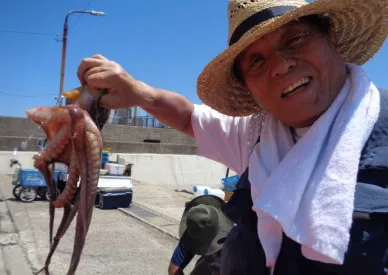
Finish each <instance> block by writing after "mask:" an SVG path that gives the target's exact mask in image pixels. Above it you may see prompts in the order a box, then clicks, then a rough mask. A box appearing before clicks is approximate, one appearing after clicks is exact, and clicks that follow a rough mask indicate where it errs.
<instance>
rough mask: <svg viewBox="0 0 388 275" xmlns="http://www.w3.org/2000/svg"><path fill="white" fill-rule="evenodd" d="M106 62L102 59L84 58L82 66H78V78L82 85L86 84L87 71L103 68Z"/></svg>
mask: <svg viewBox="0 0 388 275" xmlns="http://www.w3.org/2000/svg"><path fill="white" fill-rule="evenodd" d="M104 62H105V61H104V60H101V59H96V58H90V57H88V58H84V59H83V60H82V62H81V64H80V65H79V66H78V70H77V76H78V79H79V81H80V82H81V84H82V85H84V84H86V83H85V77H84V74H85V72H86V71H87V70H89V69H90V68H93V67H98V66H101V65H102V64H103V63H104Z"/></svg>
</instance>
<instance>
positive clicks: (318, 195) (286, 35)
mask: <svg viewBox="0 0 388 275" xmlns="http://www.w3.org/2000/svg"><path fill="white" fill-rule="evenodd" d="M228 13H229V14H228V15H229V18H228V19H229V36H228V44H229V45H228V47H227V49H225V51H223V52H222V53H220V54H219V55H218V56H217V57H215V58H214V59H213V60H212V61H210V62H209V64H208V65H207V66H206V67H205V68H204V70H203V72H202V73H201V74H200V76H199V77H198V81H197V92H198V95H199V97H200V99H201V100H202V101H203V102H204V103H205V104H206V105H202V106H200V105H194V104H192V103H191V102H190V101H189V100H187V99H186V98H185V97H183V96H182V95H180V94H178V93H174V92H170V91H167V90H164V89H159V88H154V87H151V86H149V85H147V84H145V83H143V82H141V81H138V80H136V79H134V78H133V77H132V76H131V75H130V74H128V73H127V72H125V70H124V69H123V68H122V67H121V66H120V65H118V64H117V63H115V62H112V61H109V60H107V59H106V58H105V57H103V56H100V55H97V56H94V57H91V58H86V59H84V60H83V61H82V63H81V64H80V66H79V70H78V76H79V79H80V81H81V83H82V84H87V85H90V86H91V87H92V88H107V89H109V94H108V95H106V96H104V97H102V101H101V104H102V105H103V106H105V107H107V108H114V109H115V108H122V107H132V106H140V107H142V108H143V109H145V110H146V111H147V112H149V113H150V114H152V115H154V116H155V117H156V118H157V119H159V120H160V121H162V122H164V123H165V124H167V125H169V126H171V127H173V128H175V129H177V130H179V131H181V132H183V133H186V134H188V135H190V136H192V137H194V138H195V140H196V143H197V146H198V151H197V152H198V154H199V155H201V156H204V157H208V158H210V159H213V160H215V161H218V162H220V163H223V164H224V165H225V166H227V167H230V168H231V169H232V170H234V171H236V172H237V173H238V174H239V175H241V174H243V173H245V174H246V175H247V177H246V185H247V186H248V188H247V189H248V193H249V194H248V195H249V196H248V198H251V199H252V207H251V210H253V211H254V215H256V216H257V223H256V226H254V227H253V228H254V231H253V233H254V234H251V233H252V228H251V227H249V228H248V229H247V230H250V231H249V233H250V234H248V235H239V234H236V235H234V236H235V237H236V239H234V241H233V239H230V240H231V242H227V244H229V245H228V246H227V247H226V246H224V247H223V252H224V251H228V249H229V251H230V252H233V251H236V247H234V246H233V245H234V244H238V243H240V240H241V236H250V237H251V241H250V243H255V244H256V245H255V247H254V249H252V251H257V252H258V253H257V255H258V257H255V260H253V259H250V258H249V257H244V254H246V253H249V252H247V251H245V250H243V248H242V249H241V250H240V251H241V253H242V254H240V255H241V257H240V259H241V260H244V261H247V260H249V261H251V263H253V264H254V265H256V266H257V267H258V268H259V269H261V270H263V271H264V272H265V273H264V274H276V275H283V274H287V275H290V274H295V275H307V274H324V275H328V274H340V275H348V274H352V275H354V274H368V275H380V274H384V273H383V272H384V265H385V262H384V261H385V255H386V252H387V251H388V234H386V225H385V224H386V219H384V218H386V216H387V212H388V210H387V209H388V207H387V201H388V198H387V188H388V186H387V182H388V158H387V154H386V152H388V151H387V150H381V148H386V147H388V145H386V144H385V143H384V142H385V141H386V140H388V133H387V131H386V129H387V127H388V125H386V124H388V123H385V122H386V121H388V118H387V117H388V115H386V114H385V110H384V108H385V105H386V104H380V99H382V100H381V102H385V101H384V98H385V97H386V94H384V93H380V92H379V91H378V89H377V88H376V86H375V85H374V84H373V82H372V81H371V80H370V78H369V76H368V75H367V74H366V72H365V71H364V70H363V68H362V67H361V66H360V65H362V64H364V63H365V62H366V61H368V60H369V59H370V58H372V57H373V56H374V55H375V54H376V53H377V52H378V50H379V49H380V47H381V45H382V44H383V43H384V41H385V40H386V38H387V35H388V0H373V1H365V0H316V1H313V2H311V3H308V2H306V1H304V0H277V1H273V0H249V1H248V0H230V1H229V7H228ZM380 110H381V112H380ZM380 115H381V116H380ZM386 116H387V117H386ZM376 129H377V131H376ZM248 171H249V173H248ZM378 173H380V174H378ZM376 175H379V176H378V177H377V176H376ZM383 175H384V176H383ZM378 178H382V179H384V180H383V182H380V181H377V179H378ZM356 190H357V192H356ZM371 194H373V195H371ZM380 197H381V198H384V199H379V200H378V199H377V198H380ZM359 212H362V214H363V215H357V214H359ZM364 214H366V215H364ZM375 214H379V215H375ZM248 216H249V217H248V219H250V221H249V222H246V221H243V224H251V220H252V219H251V215H248ZM365 216H366V217H370V218H366V219H365V218H364V217H365ZM375 217H376V218H375ZM244 227H245V226H244ZM237 228H238V227H237ZM240 228H243V227H240ZM256 231H257V232H256ZM239 236H240V237H239ZM225 248H226V249H225ZM240 248H241V247H240ZM227 255H233V253H227ZM227 259H228V261H229V263H230V266H231V268H232V267H233V266H236V265H234V263H233V261H234V260H235V258H234V257H229V258H227ZM252 261H254V262H252ZM251 263H250V264H251ZM235 264H238V263H235ZM243 264H244V263H242V265H243ZM238 272H239V270H238V269H237V270H225V271H224V274H232V273H235V274H236V273H237V274H241V273H238Z"/></svg>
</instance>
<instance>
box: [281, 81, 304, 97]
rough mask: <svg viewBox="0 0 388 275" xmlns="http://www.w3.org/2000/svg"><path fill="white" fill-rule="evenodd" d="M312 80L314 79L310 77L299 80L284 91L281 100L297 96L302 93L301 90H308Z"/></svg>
mask: <svg viewBox="0 0 388 275" xmlns="http://www.w3.org/2000/svg"><path fill="white" fill-rule="evenodd" d="M311 79H312V77H311V76H308V77H304V78H302V79H301V80H298V81H297V82H295V83H293V84H291V85H290V86H288V87H287V89H285V90H284V91H283V93H282V95H281V98H287V97H290V96H292V95H294V94H296V93H297V92H300V91H301V90H303V89H304V88H306V87H307V86H308V85H309V83H310V81H311Z"/></svg>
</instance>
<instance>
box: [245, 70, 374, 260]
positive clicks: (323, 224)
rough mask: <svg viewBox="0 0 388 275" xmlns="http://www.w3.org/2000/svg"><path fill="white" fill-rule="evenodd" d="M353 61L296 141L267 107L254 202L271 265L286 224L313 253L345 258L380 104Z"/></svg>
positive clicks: (254, 169) (255, 157) (254, 160)
mask: <svg viewBox="0 0 388 275" xmlns="http://www.w3.org/2000/svg"><path fill="white" fill-rule="evenodd" d="M347 67H348V71H349V73H348V78H347V80H346V82H345V84H344V86H343V88H342V89H341V91H340V93H339V95H338V96H337V98H336V99H335V100H334V102H333V103H332V104H331V106H330V107H329V108H328V110H327V111H326V112H325V113H324V114H323V115H322V116H321V117H320V118H319V119H318V120H317V121H316V122H315V123H314V124H313V125H312V126H311V127H310V128H309V130H308V131H307V132H306V133H305V134H304V135H303V137H302V138H300V139H299V141H298V142H297V143H296V144H295V145H294V142H293V139H292V135H291V132H290V128H289V127H287V126H285V125H284V124H282V123H281V122H280V121H278V120H276V119H275V118H274V117H273V116H272V115H268V116H267V117H266V120H265V122H264V126H263V128H262V132H261V137H260V143H258V145H256V147H255V148H254V150H253V153H252V155H251V157H250V164H249V166H250V167H251V168H250V170H249V179H250V182H251V190H252V200H253V210H254V211H255V212H256V213H257V216H258V224H257V228H258V235H259V238H260V241H261V243H262V246H263V249H264V251H265V255H266V259H267V266H269V267H273V266H274V264H275V262H276V259H277V256H278V253H279V250H280V245H281V240H282V230H283V231H284V233H285V234H286V235H287V236H288V237H290V238H291V239H293V240H295V241H297V242H298V243H300V244H301V245H302V253H303V255H304V256H305V257H306V258H309V259H311V260H316V261H321V262H325V263H334V264H342V263H343V260H344V254H345V252H346V251H347V247H348V242H349V230H350V227H351V224H352V213H353V205H354V204H353V203H354V193H355V185H356V180H357V172H358V165H359V158H360V154H361V150H362V148H363V147H364V144H365V143H366V141H367V139H368V137H369V135H370V133H371V131H372V129H373V126H374V124H375V123H376V121H377V118H378V115H379V112H380V94H379V91H378V90H377V88H376V87H375V86H374V84H373V83H372V82H371V81H370V80H369V79H368V77H367V75H366V74H365V72H364V71H363V70H362V68H361V67H359V66H357V65H352V64H347ZM301 107H302V106H301Z"/></svg>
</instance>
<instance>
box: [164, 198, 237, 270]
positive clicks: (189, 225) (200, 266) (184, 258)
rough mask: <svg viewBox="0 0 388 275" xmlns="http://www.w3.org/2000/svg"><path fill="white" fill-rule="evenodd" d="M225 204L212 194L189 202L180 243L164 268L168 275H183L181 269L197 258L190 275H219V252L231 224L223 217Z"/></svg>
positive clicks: (184, 215) (181, 224)
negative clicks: (195, 256) (166, 268)
mask: <svg viewBox="0 0 388 275" xmlns="http://www.w3.org/2000/svg"><path fill="white" fill-rule="evenodd" d="M224 209H225V202H224V201H223V200H221V199H220V198H218V197H216V196H212V195H204V196H199V197H196V198H194V199H193V200H192V201H190V202H189V203H188V204H187V206H186V208H185V211H184V212H183V215H182V219H181V222H180V227H179V235H180V240H179V243H178V245H177V247H176V248H175V250H174V253H173V256H172V258H171V261H170V265H169V267H168V274H169V275H181V274H184V273H183V270H184V268H185V267H186V266H187V264H189V262H190V261H191V260H192V259H193V257H194V255H200V256H201V258H200V259H199V260H198V261H197V263H196V265H195V267H194V270H193V271H192V272H191V274H192V275H195V274H198V275H206V274H209V275H212V274H214V275H215V274H219V263H220V257H221V249H222V246H223V243H224V241H225V239H226V236H227V234H228V233H229V231H230V230H231V228H232V227H233V223H232V222H231V221H230V220H229V219H228V218H227V217H226V216H225V215H224V213H223V211H224Z"/></svg>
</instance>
